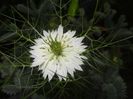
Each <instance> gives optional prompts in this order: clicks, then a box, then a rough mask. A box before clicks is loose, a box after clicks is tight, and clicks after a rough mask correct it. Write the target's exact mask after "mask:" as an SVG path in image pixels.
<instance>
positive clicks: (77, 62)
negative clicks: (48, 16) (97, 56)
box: [30, 25, 86, 81]
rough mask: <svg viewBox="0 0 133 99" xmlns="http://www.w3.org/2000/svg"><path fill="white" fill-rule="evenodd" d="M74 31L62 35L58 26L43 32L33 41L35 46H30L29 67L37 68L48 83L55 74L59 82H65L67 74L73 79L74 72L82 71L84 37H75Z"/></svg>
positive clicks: (60, 27) (61, 30)
mask: <svg viewBox="0 0 133 99" xmlns="http://www.w3.org/2000/svg"><path fill="white" fill-rule="evenodd" d="M75 33H76V31H70V30H69V31H67V32H66V33H63V27H62V25H60V26H59V27H58V29H57V30H53V31H48V32H47V31H45V30H44V31H43V36H41V38H38V39H35V45H33V46H31V50H30V53H31V57H32V58H33V63H32V65H31V67H38V68H39V70H42V73H43V77H44V78H47V77H48V80H49V81H50V80H51V79H52V78H53V76H54V75H55V74H56V75H57V76H58V77H59V80H62V79H64V80H66V78H67V77H68V73H69V74H70V75H71V76H72V77H74V72H75V70H80V71H82V68H81V65H83V60H84V59H86V57H85V56H83V54H82V53H83V52H84V51H85V50H86V49H85V48H86V46H85V45H83V43H82V40H83V39H84V37H75V36H74V35H75Z"/></svg>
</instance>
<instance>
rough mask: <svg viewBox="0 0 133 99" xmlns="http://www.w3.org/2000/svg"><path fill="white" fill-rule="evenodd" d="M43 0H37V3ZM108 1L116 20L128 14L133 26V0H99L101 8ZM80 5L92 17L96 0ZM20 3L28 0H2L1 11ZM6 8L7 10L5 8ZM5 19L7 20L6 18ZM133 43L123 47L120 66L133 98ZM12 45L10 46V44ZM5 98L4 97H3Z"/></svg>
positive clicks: (131, 40)
mask: <svg viewBox="0 0 133 99" xmlns="http://www.w3.org/2000/svg"><path fill="white" fill-rule="evenodd" d="M42 1H43V0H35V2H36V3H38V2H42ZM106 1H108V2H109V4H110V5H111V8H112V9H115V10H116V11H117V13H116V15H115V17H114V19H113V20H114V21H115V20H117V19H118V18H119V16H120V15H125V16H126V22H127V23H128V26H127V28H130V27H133V0H99V3H100V4H99V5H100V6H99V8H101V6H102V4H103V3H104V2H106ZM79 2H80V7H82V8H84V10H85V15H86V17H91V15H90V13H92V12H93V11H94V8H95V4H96V0H79ZM18 4H27V0H2V1H0V12H4V11H6V12H4V13H7V14H8V15H10V14H9V12H10V11H9V9H10V6H14V7H15V6H16V5H18ZM5 9H6V10H5ZM3 18H4V17H3V16H1V15H0V20H3ZM4 20H6V19H5V18H4ZM130 42H131V43H132V44H131V46H130V48H129V47H122V48H121V49H120V50H121V53H122V54H121V58H122V60H123V67H122V68H120V75H121V76H122V78H123V79H124V82H125V83H126V86H127V96H128V97H127V99H133V39H130ZM8 47H10V46H8ZM2 99H4V98H2Z"/></svg>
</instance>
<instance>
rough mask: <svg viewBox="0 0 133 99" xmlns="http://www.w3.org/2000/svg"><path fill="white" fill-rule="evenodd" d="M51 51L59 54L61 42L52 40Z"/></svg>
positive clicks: (60, 52)
mask: <svg viewBox="0 0 133 99" xmlns="http://www.w3.org/2000/svg"><path fill="white" fill-rule="evenodd" d="M50 48H51V51H52V52H53V53H54V54H55V55H56V56H60V55H61V54H62V46H61V42H57V41H52V42H51V45H50Z"/></svg>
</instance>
